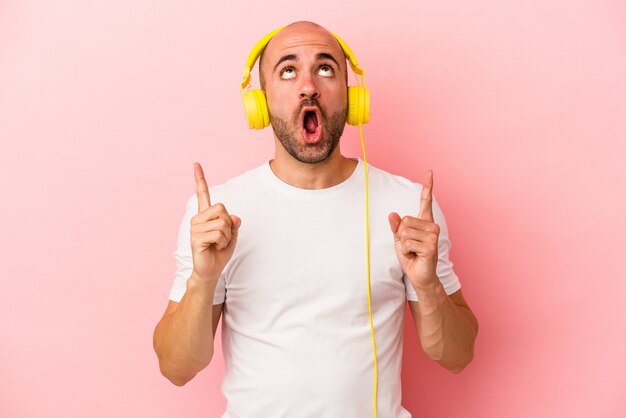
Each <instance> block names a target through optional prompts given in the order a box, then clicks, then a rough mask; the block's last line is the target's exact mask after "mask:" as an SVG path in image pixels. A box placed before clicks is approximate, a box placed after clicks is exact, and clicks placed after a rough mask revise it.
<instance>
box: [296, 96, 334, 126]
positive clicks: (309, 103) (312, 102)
mask: <svg viewBox="0 0 626 418" xmlns="http://www.w3.org/2000/svg"><path fill="white" fill-rule="evenodd" d="M305 107H316V108H317V109H318V110H319V111H320V115H321V116H322V119H323V120H326V112H325V111H324V109H322V107H321V106H320V104H319V102H318V101H317V100H316V99H304V100H302V101H301V102H300V105H299V106H298V110H296V112H295V114H294V115H293V120H294V121H295V123H296V124H297V123H299V122H300V113H302V109H304V108H305Z"/></svg>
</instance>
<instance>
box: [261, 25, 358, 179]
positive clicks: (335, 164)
mask: <svg viewBox="0 0 626 418" xmlns="http://www.w3.org/2000/svg"><path fill="white" fill-rule="evenodd" d="M318 54H328V55H329V56H331V57H333V59H334V60H331V59H327V58H323V59H320V58H318V57H317V55H318ZM287 55H294V56H295V57H296V60H288V61H284V62H281V63H280V65H279V66H278V67H276V64H277V63H278V62H279V60H280V59H281V57H284V56H287ZM259 71H260V72H261V74H262V76H263V79H264V87H265V96H266V98H267V104H268V110H269V114H270V121H271V123H272V127H273V129H274V139H275V143H276V154H275V158H274V159H273V160H272V161H270V167H271V168H272V170H273V171H274V173H275V174H276V175H277V176H278V177H279V178H280V179H281V180H283V181H285V182H286V183H288V184H291V185H293V186H296V187H300V188H303V189H321V188H327V187H331V186H334V185H337V184H339V183H341V182H343V181H344V180H345V179H347V178H348V177H349V176H350V175H351V174H352V172H353V171H354V168H355V167H356V161H353V160H351V159H348V158H346V157H344V156H342V155H341V152H340V145H339V138H340V137H341V134H342V133H343V128H344V126H345V118H346V112H347V106H348V97H347V83H346V78H347V63H346V60H345V55H344V53H343V50H342V49H341V46H340V45H339V42H337V40H336V39H335V38H334V36H332V34H331V33H330V32H328V31H327V30H326V29H324V28H322V27H320V26H318V25H315V24H312V23H310V22H297V23H295V24H292V25H289V26H288V27H286V28H285V29H283V30H282V31H280V32H279V33H278V34H276V36H274V38H272V40H270V42H269V43H268V44H267V46H266V48H265V50H264V53H263V62H262V65H261V67H260V70H259ZM305 105H313V106H315V107H318V108H319V110H320V112H321V115H322V117H321V125H322V137H321V140H320V141H319V142H318V143H317V144H307V143H306V142H305V141H304V138H303V136H302V133H301V129H302V123H301V120H300V111H301V109H302V107H303V106H305Z"/></svg>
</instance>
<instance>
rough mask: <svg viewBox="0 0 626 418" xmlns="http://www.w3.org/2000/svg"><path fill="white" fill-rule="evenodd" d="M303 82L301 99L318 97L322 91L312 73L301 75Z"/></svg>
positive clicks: (300, 92) (300, 91)
mask: <svg viewBox="0 0 626 418" xmlns="http://www.w3.org/2000/svg"><path fill="white" fill-rule="evenodd" d="M301 80H302V83H301V84H300V89H299V96H300V99H301V100H302V99H306V98H309V99H317V98H318V97H319V95H320V92H319V90H318V88H317V85H316V84H315V80H314V79H313V77H312V76H311V75H305V76H302V77H301Z"/></svg>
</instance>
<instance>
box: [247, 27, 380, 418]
mask: <svg viewBox="0 0 626 418" xmlns="http://www.w3.org/2000/svg"><path fill="white" fill-rule="evenodd" d="M283 29H284V26H283V27H281V28H278V29H276V30H274V31H272V32H270V33H268V34H267V35H265V36H264V37H263V38H262V39H261V40H260V41H259V42H257V44H256V45H255V46H254V48H252V52H250V55H249V56H248V60H247V61H246V68H245V69H244V73H243V81H242V82H241V94H242V96H243V106H244V109H245V112H246V117H247V119H248V126H249V127H250V129H263V128H265V127H267V126H269V124H270V118H269V113H268V110H267V100H266V99H265V93H264V92H263V90H252V89H250V80H251V79H252V77H251V76H250V71H251V70H252V67H254V63H255V62H256V60H257V59H258V58H259V56H260V55H261V52H262V51H263V48H265V46H266V45H267V43H268V42H269V41H270V39H272V37H274V35H276V34H277V33H278V32H280V31H281V30H283ZM331 34H332V35H333V36H334V37H335V39H337V41H339V45H341V48H342V49H343V52H344V54H345V55H346V57H347V58H348V60H349V61H350V67H351V68H352V71H353V72H354V76H355V78H356V80H357V83H358V82H359V79H358V77H357V74H358V75H360V76H361V79H362V80H363V86H360V85H359V86H348V114H347V116H346V123H347V124H349V125H358V126H359V133H360V136H361V149H362V151H363V171H364V174H365V249H366V261H367V265H366V270H367V307H368V310H369V319H370V329H371V331H372V333H371V335H372V349H373V354H374V396H373V398H374V418H378V405H377V403H378V358H377V355H376V337H375V335H374V320H373V318H372V295H371V293H372V289H371V286H370V239H369V236H370V234H369V187H368V176H367V155H366V153H365V141H364V140H363V126H362V125H363V124H364V123H367V122H368V121H369V120H370V93H369V90H367V87H365V71H363V69H362V68H361V67H359V62H358V61H357V59H356V57H355V56H354V54H353V53H352V51H351V50H350V48H349V47H348V45H346V43H345V42H344V41H343V40H341V38H339V37H338V36H337V35H335V34H334V33H332V32H331Z"/></svg>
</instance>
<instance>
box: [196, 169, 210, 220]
mask: <svg viewBox="0 0 626 418" xmlns="http://www.w3.org/2000/svg"><path fill="white" fill-rule="evenodd" d="M193 171H194V176H195V177H196V193H197V195H198V213H200V212H202V211H203V210H205V209H207V208H209V206H211V197H210V196H209V187H208V186H207V184H206V180H205V179H204V171H202V166H201V165H200V163H194V164H193Z"/></svg>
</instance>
